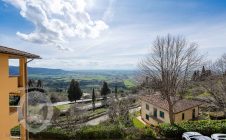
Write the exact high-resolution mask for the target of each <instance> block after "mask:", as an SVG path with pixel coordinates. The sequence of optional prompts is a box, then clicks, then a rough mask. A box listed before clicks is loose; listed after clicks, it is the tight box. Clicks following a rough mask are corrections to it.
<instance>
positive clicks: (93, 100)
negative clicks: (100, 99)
mask: <svg viewBox="0 0 226 140" xmlns="http://www.w3.org/2000/svg"><path fill="white" fill-rule="evenodd" d="M95 102H96V95H95V89H94V88H93V93H92V105H93V111H94V110H95Z"/></svg>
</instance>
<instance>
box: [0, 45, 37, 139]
mask: <svg viewBox="0 0 226 140" xmlns="http://www.w3.org/2000/svg"><path fill="white" fill-rule="evenodd" d="M37 58H40V57H39V56H37V55H34V54H30V53H27V52H23V51H19V50H15V49H11V48H7V47H3V46H0V140H14V139H20V140H27V139H28V133H27V131H26V110H27V109H26V108H27V96H26V93H27V92H26V91H27V63H28V62H29V61H28V59H31V60H32V59H37ZM11 59H13V60H14V59H17V60H18V62H19V68H18V71H19V73H18V75H17V76H15V75H14V76H11V75H10V74H9V60H11ZM18 110H21V111H20V112H21V113H19V111H18ZM15 127H17V129H19V135H18V136H13V134H12V130H13V128H15Z"/></svg>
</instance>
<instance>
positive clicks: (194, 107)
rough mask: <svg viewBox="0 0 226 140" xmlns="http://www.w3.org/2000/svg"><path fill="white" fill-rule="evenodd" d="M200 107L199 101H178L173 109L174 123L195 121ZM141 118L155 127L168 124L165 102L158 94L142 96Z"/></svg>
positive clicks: (167, 111) (167, 107) (166, 104)
mask: <svg viewBox="0 0 226 140" xmlns="http://www.w3.org/2000/svg"><path fill="white" fill-rule="evenodd" d="M200 105H201V102H199V101H194V100H187V99H182V100H178V101H177V102H176V104H175V105H174V108H173V112H174V120H175V122H181V121H185V120H194V119H196V118H197V117H198V115H199V106H200ZM141 118H142V120H143V121H144V122H146V123H147V124H148V125H154V126H156V125H158V124H159V123H170V118H169V105H168V103H167V101H166V100H164V99H163V98H162V97H161V95H159V94H153V95H146V96H142V97H141Z"/></svg>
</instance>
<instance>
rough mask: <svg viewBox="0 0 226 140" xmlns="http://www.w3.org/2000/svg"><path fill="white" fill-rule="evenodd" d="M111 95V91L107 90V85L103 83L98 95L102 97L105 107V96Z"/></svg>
mask: <svg viewBox="0 0 226 140" xmlns="http://www.w3.org/2000/svg"><path fill="white" fill-rule="evenodd" d="M110 93H111V90H110V89H109V87H108V84H107V82H105V81H104V82H103V86H102V88H101V91H100V94H101V96H103V99H104V105H106V103H107V95H108V94H110Z"/></svg>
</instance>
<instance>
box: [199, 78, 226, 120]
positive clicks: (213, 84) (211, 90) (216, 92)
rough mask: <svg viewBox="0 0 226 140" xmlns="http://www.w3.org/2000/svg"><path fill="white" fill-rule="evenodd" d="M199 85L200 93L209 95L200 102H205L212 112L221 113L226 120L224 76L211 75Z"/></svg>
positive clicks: (225, 79)
mask: <svg viewBox="0 0 226 140" xmlns="http://www.w3.org/2000/svg"><path fill="white" fill-rule="evenodd" d="M199 85H200V87H199V90H200V91H201V92H202V93H204V92H206V93H208V94H209V96H206V97H205V98H204V97H203V98H202V99H200V100H202V101H204V102H207V103H208V104H209V106H210V107H211V108H213V109H214V110H216V111H221V112H223V113H224V117H225V118H226V75H212V76H210V77H208V78H207V79H206V80H205V81H200V82H199Z"/></svg>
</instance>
